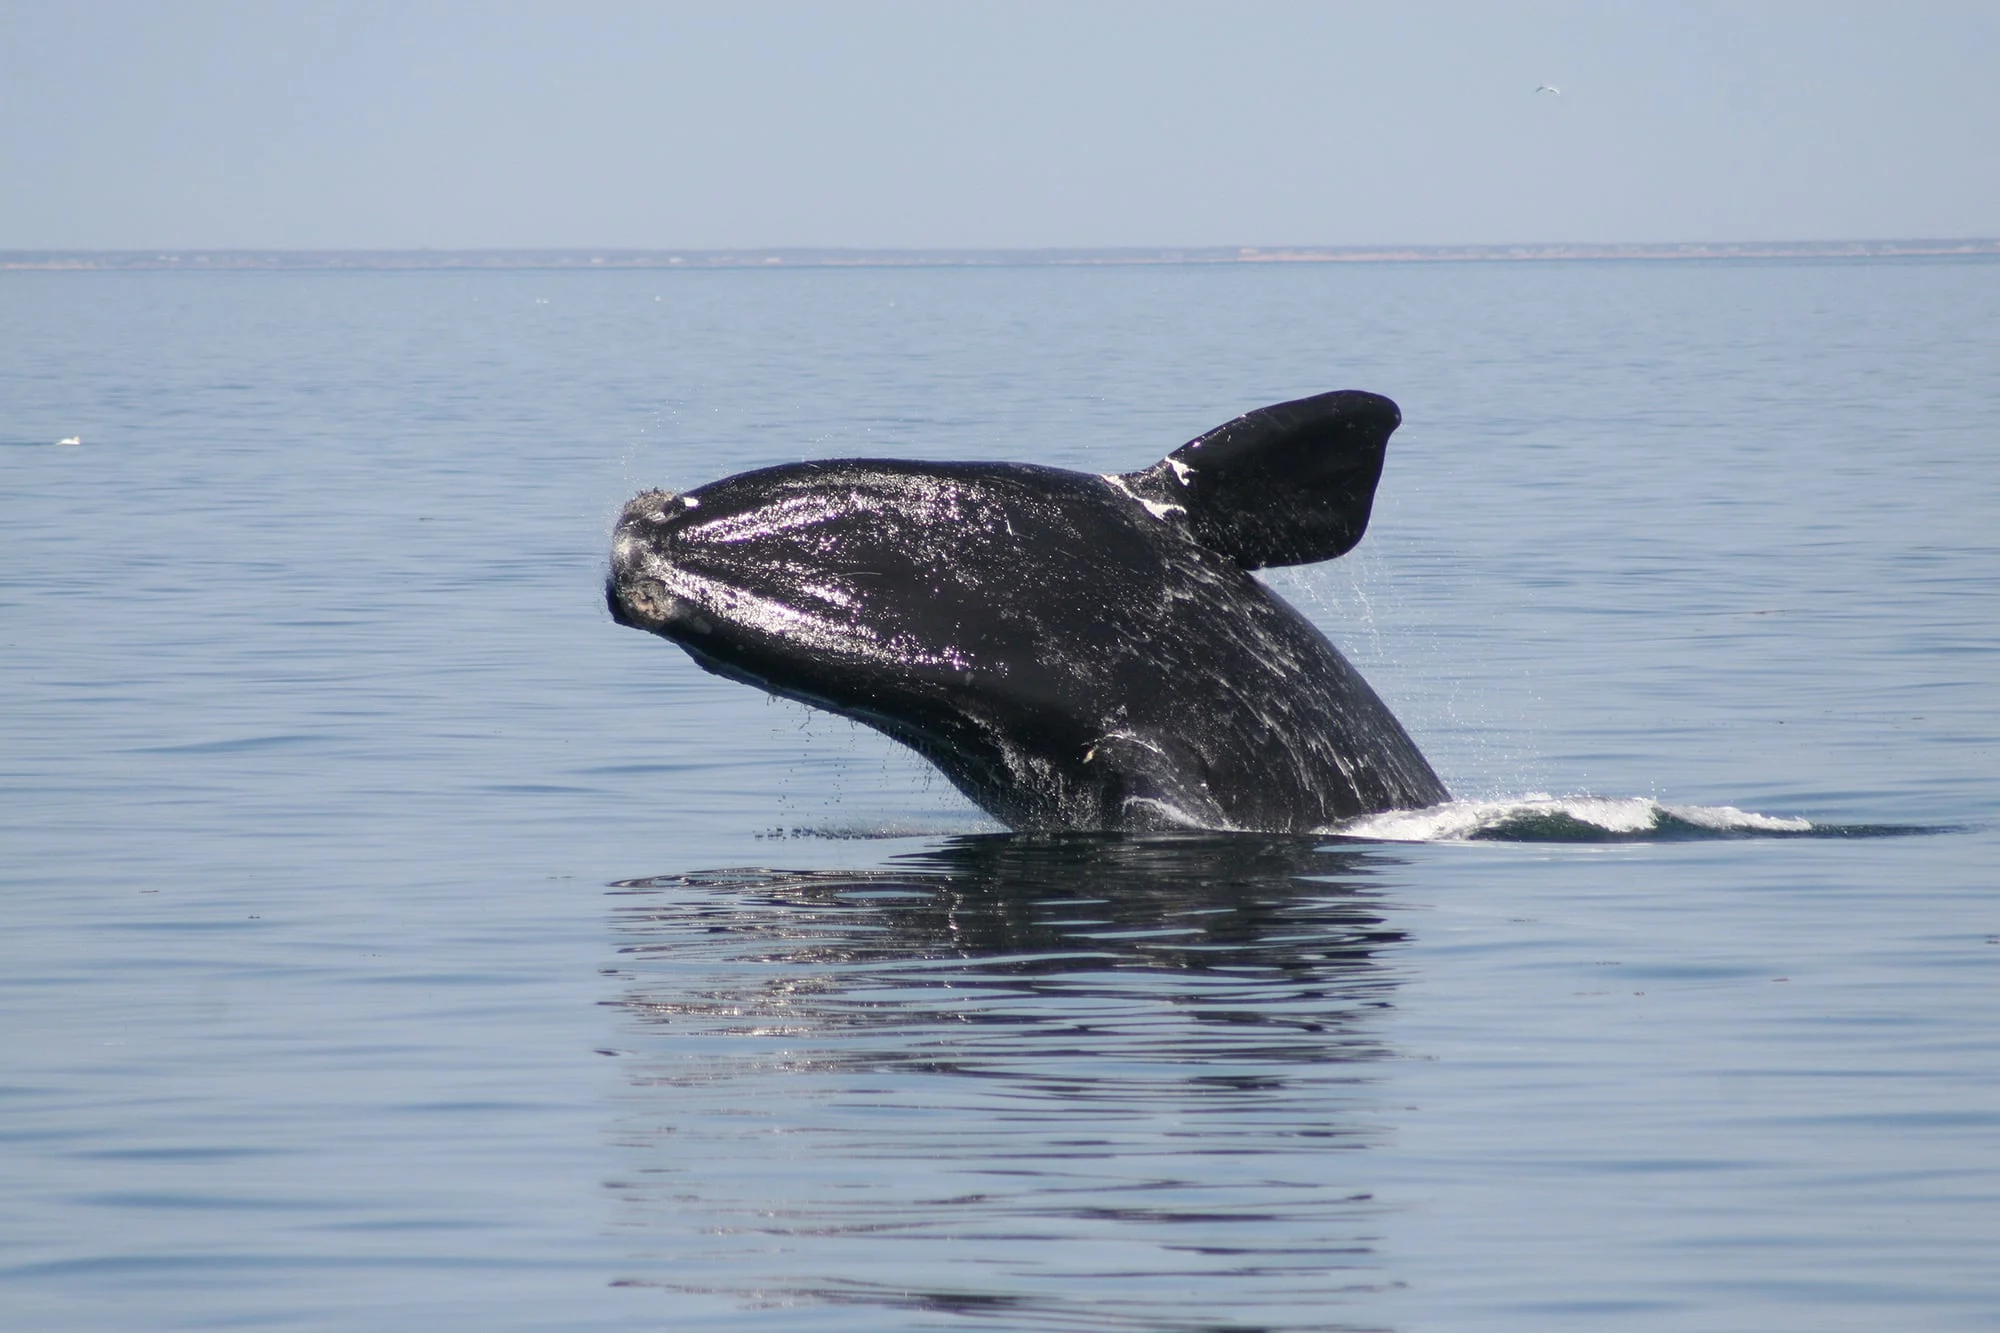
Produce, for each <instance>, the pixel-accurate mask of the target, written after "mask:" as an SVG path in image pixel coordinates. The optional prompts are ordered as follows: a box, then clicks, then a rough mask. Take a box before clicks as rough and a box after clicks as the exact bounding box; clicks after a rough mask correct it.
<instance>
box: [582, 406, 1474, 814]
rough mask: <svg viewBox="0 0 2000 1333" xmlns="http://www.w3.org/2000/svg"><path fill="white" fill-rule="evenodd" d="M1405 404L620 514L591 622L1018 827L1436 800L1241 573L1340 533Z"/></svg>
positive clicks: (1439, 786)
mask: <svg viewBox="0 0 2000 1333" xmlns="http://www.w3.org/2000/svg"><path fill="white" fill-rule="evenodd" d="M1401 420H1402V416H1401V413H1400V412H1399V411H1398V410H1397V408H1396V405H1395V404H1394V403H1393V402H1391V401H1390V400H1389V399H1387V398H1384V397H1381V396H1380V395H1377V394H1371V393H1362V392H1359V391H1355V390H1343V391H1340V392H1336V393H1325V394H1320V395H1318V396H1316V397H1312V398H1303V399H1299V400H1298V401H1296V402H1288V403H1278V404H1276V405H1274V406H1271V407H1265V408H1260V409H1258V410H1257V411H1254V412H1250V413H1247V414H1245V415H1243V416H1241V417H1238V418H1236V419H1235V420H1234V421H1230V422H1228V423H1226V424H1224V425H1221V426H1218V427H1216V428H1215V429H1214V430H1211V431H1209V432H1208V433H1207V434H1205V435H1202V436H1199V437H1197V438H1196V439H1194V440H1192V441H1190V442H1189V443H1187V444H1185V445H1183V446H1181V447H1180V448H1179V449H1176V450H1175V451H1174V452H1173V453H1171V454H1169V455H1167V457H1166V458H1165V459H1163V460H1161V461H1160V462H1159V463H1157V464H1155V465H1154V466H1152V467H1150V468H1147V469H1144V470H1142V471H1137V472H1127V473H1123V474H1116V475H1105V476H1095V475H1091V474H1089V473H1082V472H1071V471H1065V470H1063V469H1059V468H1051V467H1038V466H1033V465H1029V464H1024V463H919V462H898V461H893V460H884V459H832V460H827V461H824V462H811V463H794V464H787V465H785V466H781V467H770V468H762V469H759V470H757V471H754V472H745V473H742V474H740V475H737V476H734V477H727V478H724V479H723V480H721V481H716V482H711V483H709V484H708V485H706V486H700V487H697V488H696V489H694V490H691V491H686V492H683V493H680V494H675V493H672V492H669V491H647V492H646V493H644V494H642V495H640V496H638V497H637V498H635V499H633V500H632V501H631V502H630V503H629V504H627V505H626V506H625V509H624V512H623V513H622V514H621V515H620V516H619V519H618V524H617V529H616V532H615V534H614V536H613V540H612V552H611V571H610V576H609V579H608V581H607V585H606V589H605V595H606V600H607V601H608V603H609V604H610V608H611V616H612V619H614V620H616V621H617V622H618V623H619V624H621V625H630V626H632V627H634V628H637V629H643V630H646V631H648V632H650V633H653V634H658V635H660V636H661V637H663V638H666V639H670V640H672V641H673V642H674V643H677V644H679V645H680V646H681V647H682V648H683V649H685V650H686V651H687V653H688V654H689V655H690V656H691V657H693V658H694V660H695V661H696V662H697V663H699V664H700V665H701V666H702V667H704V668H706V669H707V670H709V671H712V672H715V673H717V674H719V675H723V676H727V677H729V678H731V679H734V680H739V681H743V682H744V683H746V684H750V685H755V686H757V687H758V688H759V689H762V690H767V691H769V692H771V693H772V694H777V695H782V696H785V697H787V698H791V699H798V700H801V701H803V702H805V703H808V704H811V705H814V706H815V707H819V708H824V709H828V710H831V711H832V712H835V713H839V714H842V715H843V716H846V717H850V718H853V719H855V720H856V721H859V722H863V723H866V724H867V725H869V726H871V727H874V728H876V729H877V730H879V731H882V732H884V733H886V734H887V735H889V736H892V737H894V738H895V739H896V740H898V741H901V742H903V743H904V744H905V745H908V746H909V747H910V748H911V749H914V750H915V751H917V753H919V754H921V755H923V756H924V757H925V758H926V759H928V760H930V761H931V762H932V763H933V764H935V765H936V766H937V767H938V768H939V769H941V770H942V771H943V772H944V774H945V776H946V777H947V778H949V779H950V780H951V781H952V783H953V784H954V785H956V786H957V787H958V789H959V790H960V791H962V792H964V793H965V794H966V795H967V796H968V797H970V798H971V799H972V800H973V801H974V802H976V803H977V804H978V805H980V806H981V807H983V808H984V809H985V810H986V811H987V812H988V813H990V814H992V815H993V816H994V817H995V818H996V819H999V820H1001V821H1002V822H1003V823H1006V824H1008V825H1010V826H1012V827H1014V828H1019V829H1159V828H1187V827H1197V828H1213V829H1246V830H1262V831H1271V832H1306V831H1310V830H1313V829H1318V828H1324V827H1326V826H1328V825H1331V824H1334V823H1337V822H1338V821H1340V820H1343V819H1349V818H1352V817H1354V816H1357V815H1362V814H1372V813H1375V812H1378V811H1382V810H1390V809H1398V808H1410V807H1418V806H1425V805H1434V804H1436V803H1438V802H1440V801H1443V800H1446V799H1448V796H1447V794H1446V792H1445V788H1444V784H1443V783H1441V782H1440V781H1439V780H1438V777H1437V775H1436V774H1435V773H1433V772H1432V771H1431V767H1430V765H1429V764H1428V763H1426V762H1425V760H1424V757H1423V755H1422V754H1421V753H1419V752H1418V750H1417V747H1416V745H1415V743H1414V742H1412V741H1411V739H1410V737H1409V735H1408V733H1406V732H1405V731H1404V730H1403V728H1402V726H1401V725H1400V724H1399V723H1398V722H1397V721H1396V719H1395V717H1394V716H1393V715H1392V714H1391V713H1390V712H1389V709H1388V708H1387V707H1386V706H1385V705H1384V704H1383V703H1382V701H1381V699H1379V698H1378V697H1377V696H1376V694H1375V692H1374V691H1373V690H1372V689H1370V688H1369V687H1368V683H1367V682H1366V681H1364V680H1363V679H1362V678H1361V675H1360V673H1359V672H1357V671H1356V670H1355V669H1354V668H1353V667H1352V666H1350V665H1349V664H1348V662H1347V660H1346V659H1345V658H1344V657H1342V656H1341V655H1340V653H1339V652H1338V651H1337V650H1336V649H1335V648H1334V646H1333V645H1332V644H1331V643H1329V642H1328V641H1327V639H1326V637H1325V636H1324V635H1322V634H1321V633H1320V632H1319V631H1318V630H1317V629H1315V628H1314V627H1313V625H1312V624H1311V623H1310V622H1308V621H1307V620H1306V618H1305V617H1304V616H1302V615H1300V614H1299V613H1298V612H1297V611H1296V610H1294V609H1293V608H1292V607H1291V606H1289V605H1288V604H1286V603H1285V602H1284V601H1283V600H1282V599H1281V598H1279V597H1278V596H1277V595H1276V594H1274V593H1273V592H1272V591H1271V590H1270V589H1268V588H1266V587H1265V586H1264V585H1263V584H1262V583H1260V582H1258V581H1257V580H1256V579H1254V578H1252V577H1251V575H1250V571H1251V570H1253V569H1258V568H1261V567H1263V566H1267V565H1291V564H1304V563H1308V562H1311V561H1317V560H1327V559H1331V558H1333V557H1335V556H1338V555H1341V554H1344V553H1345V552H1347V551H1348V550H1350V549H1352V548H1353V546H1354V544H1355V543H1356V542H1358V541H1360V540H1361V534H1362V532H1363V531H1364V530H1365V529H1366V527H1367V524H1368V514H1369V509H1370V507H1371V505H1372V504H1373V502H1374V496H1375V486H1376V483H1377V482H1378V481H1379V480H1380V478H1381V475H1382V460H1383V457H1384V454H1385V451H1386V449H1387V447H1388V440H1389V435H1390V433H1391V432H1392V431H1394V430H1395V429H1396V427H1397V426H1398V425H1399V424H1400V423H1401Z"/></svg>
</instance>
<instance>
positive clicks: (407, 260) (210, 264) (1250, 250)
mask: <svg viewBox="0 0 2000 1333" xmlns="http://www.w3.org/2000/svg"><path fill="white" fill-rule="evenodd" d="M1982 255H1985V256H2000V238H1994V237H1978V238H1970V239H1957V240H1900V241H1710V242H1687V243H1678V244H1659V243H1633V244H1626V245H1562V244H1547V245H1351V246H1350V245H1300V246H1179V247H1137V246H1132V247H1124V248H1113V249H1043V250H862V249H834V248H821V249H807V248H796V247H774V248H770V249H759V250H693V249H688V250H621V249H595V250H592V249H560V250H556V249H550V250H0V270H35V271H45V272H53V271H70V270H75V271H106V270H149V269H150V270H179V271H196V272H199V271H219V272H242V271H255V270H300V269H355V270H399V269H408V270H423V269H591V268H606V269H675V268H775V267H788V268H1003V267H1023V266H1028V267H1061V266H1091V265H1101V266H1116V265H1148V264H1154V265H1158V264H1409V263H1519V262H1547V261H1565V260H1649V261H1651V260H1660V261H1672V260H1692V259H1903V258H1938V257H1958V256H1982Z"/></svg>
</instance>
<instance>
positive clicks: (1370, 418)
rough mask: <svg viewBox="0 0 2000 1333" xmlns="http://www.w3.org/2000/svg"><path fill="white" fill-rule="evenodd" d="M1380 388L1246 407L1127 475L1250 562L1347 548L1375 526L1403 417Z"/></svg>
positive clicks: (1285, 560)
mask: <svg viewBox="0 0 2000 1333" xmlns="http://www.w3.org/2000/svg"><path fill="white" fill-rule="evenodd" d="M1402 420H1403V416H1402V413H1401V412H1400V411H1399V410H1397V407H1396V405H1395V404H1394V403H1393V402H1391V401H1389V400H1388V399H1387V398H1384V397H1382V396H1381V395H1380V394H1373V393H1364V392H1362V391H1360V390H1358V389H1342V390H1340V391H1338V392H1335V393H1323V394H1319V395H1318V396H1316V397H1312V398H1300V399H1297V400H1296V401H1294V402H1289V403H1276V404H1273V405H1272V406H1270V407H1260V408H1258V409H1257V410H1256V411H1254V412H1246V413H1244V414H1243V415H1242V416H1240V417H1238V418H1236V420H1234V421H1230V422H1226V423H1224V424H1223V425H1220V426H1217V427H1216V428H1215V429H1214V430H1212V431H1209V432H1208V433H1207V434H1206V435H1203V436H1201V437H1199V438H1198V439H1194V440H1190V441H1189V442H1188V443H1186V444H1184V445H1182V446H1181V447H1180V448H1178V449H1176V450H1174V451H1173V452H1172V453H1171V454H1168V455H1167V456H1166V458H1165V459H1163V460H1161V461H1160V462H1159V463H1158V464H1156V465H1155V466H1153V467H1152V468H1149V469H1147V470H1146V471H1143V472H1132V473H1127V474H1126V475H1125V476H1124V478H1122V480H1123V481H1124V482H1125V483H1126V485H1127V487H1128V488H1129V489H1130V490H1131V491H1132V492H1133V493H1134V494H1136V495H1141V496H1144V497H1145V498H1146V499H1149V500H1153V501H1156V502H1161V503H1166V504H1175V505H1179V506H1181V507H1182V508H1184V509H1185V510H1186V511H1187V518H1188V525H1189V527H1190V528H1191V529H1192V530H1193V533H1194V535H1195V537H1196V538H1197V539H1198V540H1200V541H1201V543H1202V544H1203V545H1205V546H1207V547H1209V548H1211V549H1212V550H1215V551H1218V552H1220V553H1221V554H1223V555H1226V556H1228V557H1229V558H1230V559H1232V560H1234V561H1236V562H1237V563H1238V564H1240V565H1242V566H1243V567H1244V568H1245V569H1258V568H1261V567H1263V566H1265V565H1303V564H1309V563H1311V562H1312V561H1315V560H1331V559H1332V558H1333V557H1335V556H1337V555H1344V554H1346V553H1347V552H1348V551H1350V550H1352V549H1353V548H1354V544H1355V543H1356V542H1358V541H1360V540H1361V534H1362V533H1363V532H1365V531H1366V530H1367V528H1368V511H1369V509H1370V507H1371V506H1372V505H1373V504H1374V502H1375V484H1376V483H1377V482H1378V481H1380V480H1381V479H1382V459H1383V456H1384V455H1385V454H1386V453H1387V451H1388V447H1389V435H1390V433H1391V432H1393V431H1394V430H1395V429H1396V427H1397V426H1398V425H1400V424H1401V423H1402Z"/></svg>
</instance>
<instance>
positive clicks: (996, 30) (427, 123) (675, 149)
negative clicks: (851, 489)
mask: <svg viewBox="0 0 2000 1333" xmlns="http://www.w3.org/2000/svg"><path fill="white" fill-rule="evenodd" d="M1541 83H1550V84H1554V85H1556V86H1558V87H1560V88H1561V89H1562V93H1561V96H1559V97H1558V96H1552V95H1550V94H1546V93H1543V94H1536V93H1535V92H1534V91H1533V90H1534V88H1535V87H1536V85H1537V84H1541ZM1995 234H2000V3H1927V2H1926V0H1905V2H1904V3H1896V4H1888V3H1882V4H1853V3H1838V2H1828V3H1811V4H1799V3H1771V4H1706V3H1680V2H1675V3H1648V4H1613V3H1603V4H1564V3H1544V4H1478V3H1443V2H1440V3H1432V4H1297V3H1238V4H1231V5H1221V4H1179V3H1141V4H1130V3H1100V4H1092V3H1075V4H1039V3H1008V4H982V3H947V2H946V0H936V2H934V3H852V4H838V5H834V4H821V5H810V4H787V3H731V4H629V3H588V2H587V0H576V2H573V3H567V4H552V3H537V2H528V3H511V4H508V3H493V4H472V3H428V2H425V0H402V2H400V3H394V4H384V3H341V2H335V0H321V2H319V3H289V4H287V3H279V2H277V0H270V2H268V3H221V2H217V0H188V2H184V3H164V2H161V3H131V2H130V0H122V2H121V0H45V2H43V3H34V2H32V0H30V2H28V3H19V2H17V0H0V248H155V247H162V248H164V247H188V248H197V247H203V248H209V247H212V248H226V247H301V248H335V247H417V246H436V247H485V246H497V247H527V246H556V247H569V246H579V247H581V246H603V247H643V248H654V247H689V248H696V247H736V246H786V245H792V246H863V247H872V246H881V247H933V246H935V247H953V246H970V247H1016V246H1115V245H1142V246H1158V245H1239V244H1241V245H1282V244H1384V243H1398V242H1402V243H1411V244H1450V243H1480V242H1510V241H1676V240H1817V239H1833V238H1891V237H1945V236H1952V237H1956V236H1992V235H1995Z"/></svg>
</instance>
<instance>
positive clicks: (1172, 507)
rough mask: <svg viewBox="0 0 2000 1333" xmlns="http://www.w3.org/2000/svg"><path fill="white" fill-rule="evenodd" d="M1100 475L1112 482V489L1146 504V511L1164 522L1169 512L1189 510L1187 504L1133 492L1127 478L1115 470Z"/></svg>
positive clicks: (1178, 512) (1129, 498)
mask: <svg viewBox="0 0 2000 1333" xmlns="http://www.w3.org/2000/svg"><path fill="white" fill-rule="evenodd" d="M1098 475H1099V476H1100V477H1102V478H1104V480H1106V481H1108V482H1110V483H1111V489H1113V490H1115V491H1117V492H1118V493H1119V494H1120V495H1122V496H1124V497H1125V498H1126V499H1128V500H1136V501H1137V502H1138V503H1140V504H1142V505H1144V506H1146V512H1147V513H1149V514H1151V515H1152V516H1153V517H1154V518H1157V519H1159V520H1161V521H1162V522H1164V521H1166V517H1167V515H1168V514H1185V513H1186V512H1187V506H1186V505H1177V504H1162V503H1160V502H1159V501H1157V500H1148V499H1146V498H1144V497H1143V496H1138V495H1134V494H1132V488H1131V487H1130V486H1127V485H1126V484H1125V478H1123V477H1121V476H1119V475H1118V474H1117V473H1115V472H1100V473H1098Z"/></svg>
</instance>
